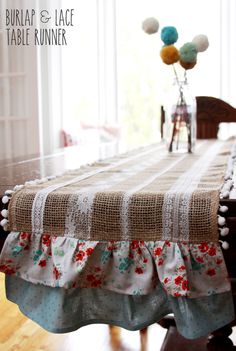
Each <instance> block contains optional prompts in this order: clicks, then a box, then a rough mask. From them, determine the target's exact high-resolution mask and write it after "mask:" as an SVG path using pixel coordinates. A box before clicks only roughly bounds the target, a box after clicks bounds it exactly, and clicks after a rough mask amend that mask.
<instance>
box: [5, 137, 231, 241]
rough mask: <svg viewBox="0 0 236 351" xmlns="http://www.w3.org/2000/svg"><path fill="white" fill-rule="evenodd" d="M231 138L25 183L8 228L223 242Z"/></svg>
mask: <svg viewBox="0 0 236 351" xmlns="http://www.w3.org/2000/svg"><path fill="white" fill-rule="evenodd" d="M231 148H232V141H227V142H222V141H215V140H213V141H200V142H199V143H198V144H197V147H196V151H195V153H193V154H168V153H167V151H166V148H165V146H163V145H152V146H149V147H146V148H142V149H139V150H136V151H133V152H130V153H127V154H125V155H120V156H117V157H115V158H112V159H109V160H105V161H102V162H97V163H94V164H92V165H90V166H86V167H81V168H80V169H78V170H76V171H71V172H68V173H66V174H65V175H63V176H61V177H58V178H56V179H54V180H51V181H48V182H45V183H43V184H33V185H28V186H25V187H24V188H23V189H21V190H19V191H17V192H16V193H15V194H14V195H13V196H12V199H11V201H10V204H9V226H8V227H9V229H10V230H13V231H23V232H34V233H36V234H39V235H41V234H43V233H44V234H45V233H47V234H50V235H55V236H59V235H60V236H71V237H75V238H79V239H85V240H145V241H150V240H151V241H152V240H171V241H174V242H177V241H188V242H193V243H194V242H203V241H213V242H216V241H217V240H218V226H217V211H218V206H219V192H220V189H221V187H222V184H223V182H224V173H225V170H226V167H227V160H228V156H229V155H230V152H231Z"/></svg>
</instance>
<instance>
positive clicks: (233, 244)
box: [0, 144, 236, 351]
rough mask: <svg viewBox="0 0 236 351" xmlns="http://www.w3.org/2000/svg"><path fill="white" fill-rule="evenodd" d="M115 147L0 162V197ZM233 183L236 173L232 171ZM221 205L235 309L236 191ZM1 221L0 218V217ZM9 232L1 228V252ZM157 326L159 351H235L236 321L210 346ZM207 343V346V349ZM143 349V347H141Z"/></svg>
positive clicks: (166, 324)
mask: <svg viewBox="0 0 236 351" xmlns="http://www.w3.org/2000/svg"><path fill="white" fill-rule="evenodd" d="M117 150H118V149H117V145H114V144H107V145H103V146H99V147H98V146H94V147H93V148H88V146H86V145H84V146H76V147H71V148H67V149H62V150H59V151H58V152H57V153H54V154H51V155H46V156H40V155H31V156H29V157H26V158H17V159H13V160H8V161H1V162H0V196H3V194H4V191H5V190H7V189H12V188H13V187H14V186H15V185H16V184H23V183H24V182H25V181H28V180H33V179H36V178H42V177H47V176H50V175H55V174H60V173H62V172H65V171H66V170H68V169H76V168H78V167H79V166H80V165H82V164H85V163H90V162H93V161H95V160H98V159H102V158H105V157H109V156H112V155H114V154H115V153H116V152H117ZM235 184H236V171H235ZM220 202H221V204H222V205H226V206H228V208H229V210H228V211H227V212H226V213H225V214H221V215H224V216H225V217H226V219H227V226H228V227H229V228H230V233H229V235H228V236H227V237H226V239H225V240H227V241H228V243H229V244H230V247H229V249H228V250H225V251H224V256H225V261H226V265H227V268H228V272H229V276H230V279H231V282H232V287H233V294H234V301H235V306H236V189H233V190H232V191H231V194H230V198H229V199H224V200H221V201H220ZM1 206H2V204H1V205H0V207H1ZM1 219H2V218H1ZM7 234H8V233H6V232H4V231H3V229H2V227H0V249H1V247H2V245H3V243H4V241H5V238H6V236H7ZM159 324H161V325H162V326H164V327H165V328H167V329H168V331H167V334H166V338H165V341H164V343H163V346H162V349H161V350H162V351H168V350H171V351H173V350H175V351H178V350H181V351H185V350H190V349H191V350H197V351H204V350H222V351H227V350H234V349H236V347H234V346H233V345H232V342H231V341H230V339H228V336H229V335H230V334H231V331H232V330H231V326H233V325H236V320H235V321H234V322H233V323H232V324H231V326H227V327H224V328H222V329H221V330H218V331H216V332H215V333H213V334H214V335H213V338H211V340H210V343H209V342H208V339H207V338H201V339H198V340H193V341H189V340H186V339H184V338H183V337H182V336H180V335H179V334H178V332H177V330H176V328H175V323H174V320H173V319H172V318H165V319H163V320H161V321H159ZM146 332H147V330H143V331H142V333H141V335H143V336H144V339H145V334H146ZM207 343H208V346H206V345H207ZM143 347H144V348H143V350H145V346H143Z"/></svg>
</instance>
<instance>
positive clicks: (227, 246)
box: [219, 240, 229, 250]
mask: <svg viewBox="0 0 236 351" xmlns="http://www.w3.org/2000/svg"><path fill="white" fill-rule="evenodd" d="M219 242H220V243H221V245H222V249H224V250H228V248H229V243H227V241H222V240H219Z"/></svg>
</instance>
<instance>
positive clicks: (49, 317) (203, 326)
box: [6, 276, 234, 339]
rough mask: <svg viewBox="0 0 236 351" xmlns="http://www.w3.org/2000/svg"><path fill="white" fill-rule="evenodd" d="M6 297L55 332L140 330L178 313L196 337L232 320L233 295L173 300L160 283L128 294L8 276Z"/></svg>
mask: <svg viewBox="0 0 236 351" xmlns="http://www.w3.org/2000/svg"><path fill="white" fill-rule="evenodd" d="M6 295H7V298H8V299H9V300H11V301H12V302H14V303H17V304H18V306H19V308H20V310H21V311H22V312H23V313H24V314H25V315H26V316H27V317H29V318H30V319H32V320H33V321H35V322H36V323H38V324H39V325H40V326H41V327H43V328H44V329H46V330H48V331H50V332H53V333H66V332H71V331H74V330H76V329H78V328H80V327H82V326H85V325H88V324H94V323H105V324H110V325H117V326H120V327H123V328H125V329H128V330H139V329H142V328H144V327H147V326H149V325H151V324H153V323H155V322H157V321H159V320H160V319H162V318H163V317H164V316H165V315H166V314H168V313H174V316H175V321H176V325H177V328H178V331H179V333H180V334H182V335H183V336H184V337H185V338H189V339H194V338H199V337H201V336H205V335H208V334H209V333H210V332H212V331H214V330H216V329H218V328H221V327H223V326H224V325H226V324H228V323H230V322H231V321H232V320H233V319H234V308H233V301H232V294H231V293H230V292H226V293H222V294H213V295H211V296H205V297H201V298H196V299H188V298H186V297H179V298H175V297H173V296H168V295H167V294H166V293H165V291H164V289H163V288H162V286H161V284H160V283H159V284H158V285H157V286H156V288H155V290H153V292H152V293H151V294H149V295H145V296H144V295H138V296H130V295H124V294H119V293H116V292H113V291H109V290H103V289H99V288H94V289H80V288H72V289H61V288H50V287H47V286H44V285H35V284H32V283H29V282H26V281H24V280H23V279H20V278H17V277H13V276H6Z"/></svg>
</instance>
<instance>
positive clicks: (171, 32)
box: [161, 26, 178, 45]
mask: <svg viewBox="0 0 236 351" xmlns="http://www.w3.org/2000/svg"><path fill="white" fill-rule="evenodd" d="M161 40H162V41H163V43H164V44H165V45H171V44H174V43H175V42H176V41H177V40H178V32H177V30H176V28H175V27H172V26H168V27H164V28H162V31H161Z"/></svg>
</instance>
